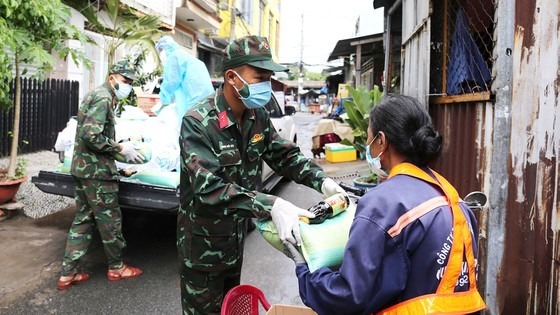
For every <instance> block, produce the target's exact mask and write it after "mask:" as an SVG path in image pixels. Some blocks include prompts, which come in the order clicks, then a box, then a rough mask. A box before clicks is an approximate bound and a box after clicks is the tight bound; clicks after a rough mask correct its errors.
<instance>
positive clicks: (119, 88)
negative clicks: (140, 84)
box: [112, 76, 132, 100]
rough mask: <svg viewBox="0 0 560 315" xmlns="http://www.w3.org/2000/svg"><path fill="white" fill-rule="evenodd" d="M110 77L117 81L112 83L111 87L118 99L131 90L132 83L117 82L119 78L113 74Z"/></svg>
mask: <svg viewBox="0 0 560 315" xmlns="http://www.w3.org/2000/svg"><path fill="white" fill-rule="evenodd" d="M112 77H113V79H114V80H115V81H116V82H117V83H115V84H114V85H112V87H113V89H114V90H115V95H116V96H117V98H118V99H119V100H120V99H123V98H125V97H127V96H128V95H129V94H130V92H131V91H132V85H130V84H127V83H124V82H119V80H118V79H117V78H116V77H115V76H112Z"/></svg>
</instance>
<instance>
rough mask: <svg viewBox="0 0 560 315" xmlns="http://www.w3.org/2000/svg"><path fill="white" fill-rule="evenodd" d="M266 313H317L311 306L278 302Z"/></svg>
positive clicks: (268, 314)
mask: <svg viewBox="0 0 560 315" xmlns="http://www.w3.org/2000/svg"><path fill="white" fill-rule="evenodd" d="M266 315H317V313H315V312H314V311H313V310H312V309H310V308H309V307H304V306H294V305H282V304H276V305H272V307H271V308H270V309H269V310H268V312H266Z"/></svg>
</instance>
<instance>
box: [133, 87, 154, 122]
mask: <svg viewBox="0 0 560 315" xmlns="http://www.w3.org/2000/svg"><path fill="white" fill-rule="evenodd" d="M134 92H135V93H136V97H137V98H138V99H137V101H138V103H137V104H138V108H140V109H142V110H143V111H144V113H146V114H148V115H150V116H157V115H156V114H155V113H154V112H152V107H154V105H156V104H157V103H158V102H159V94H148V93H144V92H143V91H142V90H141V89H136V88H135V89H134Z"/></svg>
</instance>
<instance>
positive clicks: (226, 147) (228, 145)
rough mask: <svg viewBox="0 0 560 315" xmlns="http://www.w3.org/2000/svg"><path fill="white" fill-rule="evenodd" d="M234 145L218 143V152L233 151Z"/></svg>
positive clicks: (232, 143) (231, 143)
mask: <svg viewBox="0 0 560 315" xmlns="http://www.w3.org/2000/svg"><path fill="white" fill-rule="evenodd" d="M235 147H236V145H235V143H234V142H220V151H224V150H233V149H235Z"/></svg>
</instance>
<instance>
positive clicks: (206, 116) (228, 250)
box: [177, 88, 326, 271]
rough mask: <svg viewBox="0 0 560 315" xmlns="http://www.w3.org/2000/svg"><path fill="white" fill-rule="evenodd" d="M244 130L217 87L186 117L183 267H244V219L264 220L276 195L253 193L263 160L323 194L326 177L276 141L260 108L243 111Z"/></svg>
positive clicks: (182, 188) (180, 218) (287, 145)
mask: <svg viewBox="0 0 560 315" xmlns="http://www.w3.org/2000/svg"><path fill="white" fill-rule="evenodd" d="M242 121H243V127H242V131H240V128H241V127H239V125H238V124H237V123H236V119H235V117H234V115H233V112H232V111H231V109H230V108H229V105H227V103H226V99H225V97H224V95H223V94H222V89H221V88H220V89H218V91H217V92H216V94H214V95H211V96H209V97H208V98H207V99H206V100H204V101H202V102H200V103H198V104H197V105H195V106H194V107H193V108H192V109H191V110H189V111H188V112H187V114H186V115H185V116H184V117H183V123H182V128H181V135H180V145H181V184H180V193H181V197H180V200H181V206H180V208H179V213H178V224H177V237H178V240H177V246H178V250H179V258H180V259H181V262H182V263H183V264H184V266H186V267H189V268H193V269H198V270H205V271H222V270H224V269H227V268H230V267H232V266H235V265H236V264H238V263H240V262H241V259H242V257H243V244H244V236H245V223H246V220H244V218H250V217H257V218H268V217H270V211H271V210H272V205H273V203H274V201H275V200H276V197H275V196H272V195H267V194H264V193H260V192H257V191H255V187H256V184H257V180H260V176H261V168H262V162H263V161H265V162H266V163H267V164H268V165H269V166H270V167H271V168H272V169H273V170H274V171H275V172H277V173H279V174H281V175H283V176H285V177H287V178H289V179H292V180H294V181H296V182H297V183H300V184H304V185H306V186H308V187H312V188H314V189H315V190H317V191H320V190H321V184H322V183H323V180H324V179H325V178H326V175H325V173H324V172H323V170H322V169H321V167H319V166H318V165H317V164H315V162H313V161H312V160H310V159H308V158H305V157H304V156H303V154H302V153H301V152H300V150H299V148H298V147H297V146H296V144H295V143H293V142H291V141H288V140H284V139H283V138H281V137H280V136H279V135H278V133H277V132H276V130H275V129H274V126H273V125H272V122H271V120H270V117H269V115H268V113H267V111H266V110H265V109H255V110H246V111H245V113H244V115H243V118H242Z"/></svg>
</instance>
